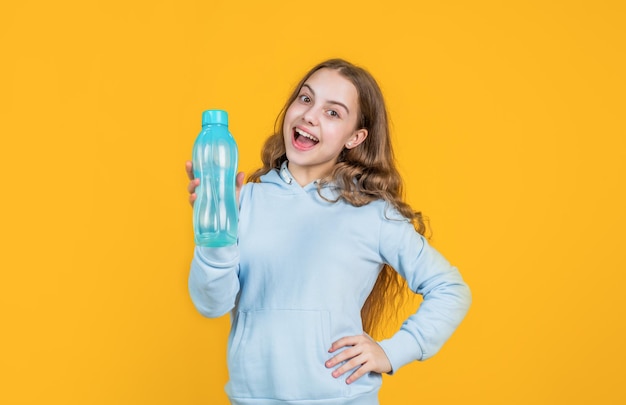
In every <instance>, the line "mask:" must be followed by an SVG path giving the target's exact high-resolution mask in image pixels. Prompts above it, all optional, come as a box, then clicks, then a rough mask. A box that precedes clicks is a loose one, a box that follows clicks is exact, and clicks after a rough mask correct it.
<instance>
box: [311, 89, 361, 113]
mask: <svg viewBox="0 0 626 405" xmlns="http://www.w3.org/2000/svg"><path fill="white" fill-rule="evenodd" d="M302 87H303V88H304V87H306V88H307V89H309V91H310V92H311V94H313V95H314V96H315V91H314V90H313V89H312V88H311V86H309V85H308V84H306V83H305V84H303V85H302ZM328 103H330V104H336V105H338V106H341V107H343V108H344V109H345V110H346V112H347V113H348V114H350V109H349V108H348V106H347V105H345V104H344V103H342V102H339V101H334V100H328Z"/></svg>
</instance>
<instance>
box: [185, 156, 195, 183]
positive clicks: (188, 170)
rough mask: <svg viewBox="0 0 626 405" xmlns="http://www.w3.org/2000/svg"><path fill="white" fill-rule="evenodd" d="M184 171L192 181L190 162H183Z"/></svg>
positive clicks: (191, 164)
mask: <svg viewBox="0 0 626 405" xmlns="http://www.w3.org/2000/svg"><path fill="white" fill-rule="evenodd" d="M185 171H186V172H187V177H189V180H193V163H191V161H190V160H188V161H186V162H185Z"/></svg>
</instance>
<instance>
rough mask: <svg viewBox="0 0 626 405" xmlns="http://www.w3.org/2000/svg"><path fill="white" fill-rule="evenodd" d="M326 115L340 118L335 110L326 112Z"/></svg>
mask: <svg viewBox="0 0 626 405" xmlns="http://www.w3.org/2000/svg"><path fill="white" fill-rule="evenodd" d="M326 114H328V115H330V116H331V117H333V118H339V113H338V112H337V111H335V110H328V111H326Z"/></svg>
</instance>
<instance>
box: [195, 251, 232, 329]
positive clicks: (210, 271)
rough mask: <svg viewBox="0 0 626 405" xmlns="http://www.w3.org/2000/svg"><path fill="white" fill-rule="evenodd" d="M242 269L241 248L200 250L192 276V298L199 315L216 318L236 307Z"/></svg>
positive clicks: (196, 256)
mask: <svg viewBox="0 0 626 405" xmlns="http://www.w3.org/2000/svg"><path fill="white" fill-rule="evenodd" d="M238 268H239V248H238V247H237V245H233V246H226V247H219V248H205V247H199V246H196V249H195V251H194V255H193V259H192V261H191V271H190V273H189V295H190V296H191V300H192V301H193V303H194V305H195V306H196V309H197V310H198V312H200V313H201V314H202V315H204V316H206V317H209V318H216V317H219V316H222V315H224V314H226V313H227V312H228V311H230V310H231V309H232V308H233V307H234V306H235V301H236V299H237V294H238V293H239V276H238V274H237V273H238Z"/></svg>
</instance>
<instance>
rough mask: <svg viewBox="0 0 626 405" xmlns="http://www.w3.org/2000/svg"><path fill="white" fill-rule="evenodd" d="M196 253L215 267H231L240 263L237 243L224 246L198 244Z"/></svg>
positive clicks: (199, 257)
mask: <svg viewBox="0 0 626 405" xmlns="http://www.w3.org/2000/svg"><path fill="white" fill-rule="evenodd" d="M196 255H197V256H198V259H200V260H201V261H202V262H204V263H206V264H208V265H209V266H211V267H214V268H230V267H232V266H234V265H236V264H237V263H239V248H238V246H237V245H231V246H224V247H203V246H196Z"/></svg>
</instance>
